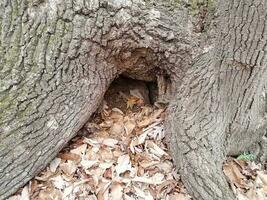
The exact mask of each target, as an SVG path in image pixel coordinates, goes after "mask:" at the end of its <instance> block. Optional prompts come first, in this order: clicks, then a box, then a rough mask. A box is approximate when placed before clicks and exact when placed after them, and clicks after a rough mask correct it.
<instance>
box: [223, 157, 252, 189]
mask: <svg viewBox="0 0 267 200" xmlns="http://www.w3.org/2000/svg"><path fill="white" fill-rule="evenodd" d="M223 171H224V174H225V175H226V176H227V177H228V178H229V180H230V181H231V182H232V183H234V184H235V185H236V186H237V187H240V188H248V186H247V184H246V182H245V179H246V178H245V176H243V175H242V174H241V172H240V170H239V168H238V167H237V165H236V164H235V162H234V161H231V162H228V163H226V164H225V165H224V166H223Z"/></svg>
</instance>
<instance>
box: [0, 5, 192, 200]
mask: <svg viewBox="0 0 267 200" xmlns="http://www.w3.org/2000/svg"><path fill="white" fill-rule="evenodd" d="M168 5H170V3H169V2H164V1H163V2H156V3H153V2H151V3H144V2H143V1H141V0H140V1H139V0H133V1H132V0H108V1H107V0H88V1H80V0H2V1H1V2H0V36H1V39H0V79H1V83H0V132H1V134H0V160H1V162H0V199H5V198H6V197H8V196H9V195H11V194H12V193H14V192H15V191H16V190H17V189H18V188H19V187H21V186H22V185H23V184H25V183H26V182H27V181H29V180H30V179H31V178H32V177H33V176H34V175H35V174H36V173H38V172H39V171H40V170H41V169H42V168H44V167H45V166H46V165H47V164H48V163H49V162H50V161H51V160H52V159H53V158H54V157H55V155H56V154H57V152H58V151H59V150H61V149H62V147H63V146H64V145H65V144H66V143H67V142H68V141H69V140H70V139H71V138H72V137H73V136H74V135H75V133H76V132H77V131H78V130H79V129H80V128H81V127H82V126H83V124H84V123H85V122H86V121H87V120H88V118H89V117H90V115H91V114H92V113H93V112H94V111H95V110H96V109H97V107H98V104H99V103H100V102H101V100H102V98H103V96H104V93H105V91H106V90H107V88H108V86H109V84H110V83H111V82H112V80H113V79H114V78H115V77H116V76H117V75H119V74H121V73H126V74H127V75H128V76H132V77H138V78H140V79H149V80H153V79H155V78H156V74H155V70H154V71H152V69H154V68H159V71H160V70H164V71H166V73H169V75H170V76H171V79H172V80H173V83H179V82H180V80H181V78H182V76H183V72H184V70H185V68H186V67H187V63H188V62H189V61H190V58H191V50H192V44H191V43H192V39H191V37H192V36H191V35H192V34H191V33H192V32H191V29H190V26H189V24H190V23H189V19H188V16H187V13H186V12H185V11H184V10H181V9H178V8H174V7H173V6H168ZM174 19H175V20H174Z"/></svg>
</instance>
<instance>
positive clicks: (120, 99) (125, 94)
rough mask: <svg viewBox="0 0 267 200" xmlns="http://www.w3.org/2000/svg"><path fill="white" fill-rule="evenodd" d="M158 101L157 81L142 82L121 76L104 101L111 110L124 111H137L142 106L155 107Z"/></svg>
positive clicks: (112, 84)
mask: <svg viewBox="0 0 267 200" xmlns="http://www.w3.org/2000/svg"><path fill="white" fill-rule="evenodd" d="M157 99H158V86H157V83H156V82H155V81H142V80H137V79H132V78H129V77H126V76H124V75H120V76H119V77H118V78H117V79H115V80H114V81H113V82H112V83H111V85H110V87H109V89H108V90H107V92H106V94H105V96H104V101H105V103H106V104H107V105H108V106H109V107H110V108H119V109H121V110H122V111H126V110H127V109H129V106H132V108H131V109H133V110H135V109H138V107H141V106H142V105H148V104H151V105H153V104H154V103H155V102H156V101H157Z"/></svg>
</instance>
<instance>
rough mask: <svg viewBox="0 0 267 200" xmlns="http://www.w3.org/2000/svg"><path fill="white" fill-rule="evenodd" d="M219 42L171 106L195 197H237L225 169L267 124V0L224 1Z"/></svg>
mask: <svg viewBox="0 0 267 200" xmlns="http://www.w3.org/2000/svg"><path fill="white" fill-rule="evenodd" d="M218 8H219V25H218V29H217V32H218V33H219V35H218V36H217V43H216V46H215V45H214V47H213V49H212V50H211V51H210V52H209V53H207V54H204V55H202V56H201V57H200V58H199V59H198V60H197V61H196V62H195V64H194V65H193V67H192V69H190V70H189V71H188V72H187V73H186V75H185V78H184V81H183V85H182V86H181V88H180V89H179V91H178V94H177V97H176V98H175V100H174V101H173V105H172V106H171V109H170V113H171V116H170V119H169V123H168V125H169V132H170V133H172V136H171V148H172V151H173V155H174V160H175V161H176V164H177V166H178V167H179V169H180V173H181V175H182V180H183V182H184V183H185V185H186V187H187V189H188V190H189V191H190V193H191V194H192V196H193V197H194V199H198V200H202V199H203V200H212V199H218V200H219V199H221V200H232V199H234V195H233V194H232V192H231V190H230V188H229V187H228V185H227V182H226V180H225V178H224V176H223V173H222V163H223V161H224V158H225V156H226V155H227V154H232V155H233V154H238V153H240V152H242V151H245V150H247V149H248V148H249V147H250V146H251V145H252V144H253V143H255V142H256V141H259V140H260V139H261V138H262V137H263V135H264V133H265V130H266V125H267V124H266V122H267V121H266V110H265V102H266V99H265V98H266V97H265V89H264V87H265V85H266V83H267V81H266V77H267V48H266V44H267V29H266V27H267V3H266V2H265V1H260V0H258V1H257V0H256V1H247V0H234V1H232V0H227V1H221V2H220V4H219V6H218Z"/></svg>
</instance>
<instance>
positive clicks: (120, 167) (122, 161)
mask: <svg viewBox="0 0 267 200" xmlns="http://www.w3.org/2000/svg"><path fill="white" fill-rule="evenodd" d="M117 163H118V164H117V166H116V167H115V170H116V172H117V175H118V176H119V175H120V174H121V173H124V172H126V171H127V170H130V169H131V161H130V156H129V155H128V154H125V155H121V156H120V157H119V158H118V161H117Z"/></svg>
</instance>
